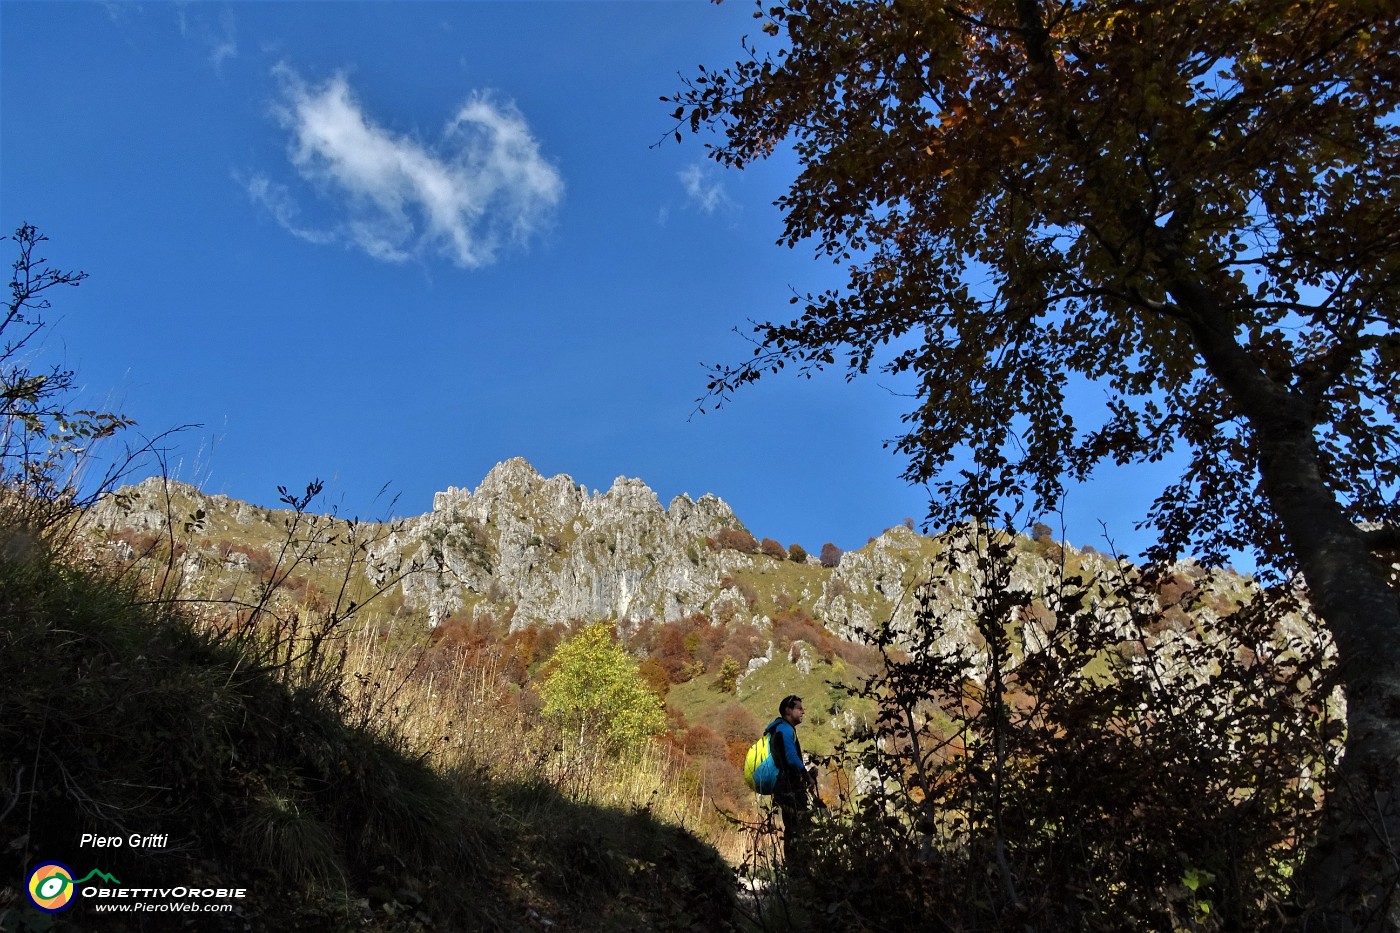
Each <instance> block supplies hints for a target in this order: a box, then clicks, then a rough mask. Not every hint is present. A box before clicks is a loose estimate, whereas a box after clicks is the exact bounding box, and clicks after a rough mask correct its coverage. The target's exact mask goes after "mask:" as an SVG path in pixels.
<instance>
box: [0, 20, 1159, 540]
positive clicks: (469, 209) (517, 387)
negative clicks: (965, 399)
mask: <svg viewBox="0 0 1400 933" xmlns="http://www.w3.org/2000/svg"><path fill="white" fill-rule="evenodd" d="M752 9H753V8H752V6H751V5H750V4H748V3H743V2H738V0H731V2H729V3H725V4H723V5H720V6H715V5H712V4H709V3H705V2H701V0H694V2H649V3H638V2H573V3H562V2H530V3H523V2H515V3H507V2H484V3H445V2H444V3H401V2H399V3H353V4H352V3H236V4H218V3H183V4H177V3H120V4H119V3H53V2H41V3H27V2H14V0H6V2H4V3H3V4H0V43H2V45H0V224H2V225H3V226H4V228H5V230H6V231H7V232H8V231H10V230H13V229H14V228H15V227H17V226H18V225H19V224H20V223H22V222H27V223H33V224H35V225H37V226H38V227H39V228H40V229H41V231H42V232H44V233H45V234H46V235H48V236H49V238H50V240H51V242H50V243H48V244H46V245H47V247H48V256H49V258H51V259H52V260H54V262H55V264H57V265H59V266H62V267H66V268H76V269H82V270H85V271H86V272H88V273H89V274H90V276H91V277H90V279H89V280H88V281H86V282H85V283H84V284H83V285H82V286H81V287H80V288H78V289H76V290H72V291H66V292H65V293H63V294H61V295H59V296H57V298H56V304H55V308H54V311H53V313H52V320H53V322H54V327H53V329H52V333H51V337H50V341H49V344H48V345H47V348H46V352H47V353H49V354H50V355H51V357H52V358H54V359H58V360H61V361H62V362H64V363H65V364H66V365H68V366H71V367H73V368H75V369H76V370H77V372H78V377H79V379H80V381H81V383H82V385H83V386H84V393H85V396H84V399H83V401H84V403H86V404H91V405H95V406H105V407H106V408H109V409H111V408H115V409H118V410H121V411H123V412H124V413H126V414H128V415H129V416H131V417H133V418H135V419H136V420H137V421H138V422H139V424H140V427H141V429H142V430H143V431H145V432H148V433H156V432H159V431H162V430H165V429H167V428H172V427H177V426H182V425H198V427H190V428H188V429H187V430H185V431H183V432H181V433H180V434H179V435H178V436H177V437H176V438H175V439H174V440H173V441H171V442H170V446H171V448H172V449H171V455H170V463H171V467H172V469H173V470H174V471H175V474H176V478H179V479H182V480H185V481H188V482H195V483H197V484H199V485H201V486H202V487H203V488H205V489H206V490H207V491H209V492H222V493H227V494H228V495H231V496H235V497H237V498H241V499H247V500H249V501H253V502H257V503H260V504H264V505H273V504H275V503H276V498H277V493H276V488H277V486H278V485H279V484H280V485H287V486H289V487H292V488H300V487H302V486H304V485H305V483H306V482H307V481H308V480H310V479H312V478H314V477H320V478H323V479H325V480H326V481H327V491H328V498H329V502H330V503H331V504H334V505H336V506H337V508H338V509H339V511H340V512H341V513H342V514H347V515H351V514H353V515H360V516H363V517H378V516H380V515H381V514H382V512H383V510H384V505H383V501H382V500H376V494H377V493H378V492H379V490H381V489H382V488H384V487H386V486H387V487H388V489H389V490H390V492H391V493H392V494H397V495H398V497H399V499H398V503H397V505H396V506H395V508H394V510H393V511H394V513H395V514H399V515H413V514H418V513H421V512H425V511H427V510H428V509H429V508H430V507H431V502H432V493H433V492H434V491H436V490H440V489H445V488H447V487H448V486H458V487H475V486H476V485H477V484H478V483H479V482H480V481H481V479H482V477H483V476H484V475H485V474H486V472H487V471H488V470H489V469H490V468H491V466H492V465H493V464H495V463H497V462H499V461H501V460H504V459H506V458H509V457H513V456H523V457H525V458H526V459H528V460H529V461H530V462H531V463H533V464H534V466H535V467H536V468H537V469H538V470H539V471H540V472H541V473H543V474H545V475H546V476H550V475H554V474H556V473H568V474H570V475H571V476H572V477H573V478H574V479H575V480H576V481H577V482H580V483H582V484H584V485H586V486H588V487H589V488H591V489H606V488H608V487H609V486H610V485H611V484H612V482H613V479H614V478H615V477H617V476H620V475H624V476H635V477H640V478H641V479H643V480H644V481H646V482H647V484H648V485H650V486H651V487H652V488H653V489H655V490H656V491H657V493H658V495H659V496H660V497H661V500H662V502H663V503H665V502H668V501H669V500H670V499H671V497H673V496H675V495H677V494H680V493H683V492H685V493H689V494H690V495H691V496H693V497H698V496H699V495H701V494H703V493H707V492H709V493H714V494H716V495H718V496H720V497H721V498H723V499H725V500H726V501H727V502H728V503H729V504H730V505H731V506H732V507H733V508H734V509H735V511H736V512H737V513H738V515H739V517H740V518H741V519H742V520H743V521H744V522H745V524H747V525H748V526H749V528H750V529H751V530H752V531H753V532H754V533H755V534H756V535H759V536H760V537H763V536H767V537H773V538H776V539H778V540H779V541H781V542H782V543H784V544H788V543H791V542H794V541H796V542H800V543H801V544H803V545H804V546H805V547H807V548H808V549H809V550H812V551H815V550H816V549H817V548H819V547H820V546H821V545H822V543H823V542H825V541H834V542H835V543H836V544H838V545H839V546H841V547H843V548H854V547H859V546H861V545H863V544H864V543H865V541H866V540H867V538H868V537H869V536H871V535H876V534H879V533H880V531H881V530H883V529H884V528H886V527H889V526H891V525H894V524H898V523H899V522H901V521H902V520H903V519H904V518H905V517H906V516H909V517H913V518H915V519H916V520H917V519H921V518H922V516H923V514H924V511H925V509H926V496H925V494H924V492H923V490H922V489H921V488H917V487H910V486H908V485H907V484H906V483H904V482H903V481H902V480H901V479H900V478H899V476H900V472H901V470H902V468H903V463H902V461H901V460H900V458H898V457H897V455H895V454H894V453H893V452H892V451H890V450H886V449H884V448H883V446H882V444H883V442H884V441H885V440H887V439H889V438H892V437H894V436H896V435H897V434H898V433H899V429H900V423H899V416H900V414H901V413H902V412H903V411H904V410H905V409H906V408H907V407H908V402H909V400H908V399H905V398H900V397H899V396H898V395H897V394H896V393H897V392H898V391H899V390H900V389H901V387H900V386H898V385H896V384H892V383H891V382H890V381H889V380H888V379H885V378H883V377H870V378H867V379H865V380H862V381H857V382H855V383H849V384H848V383H847V382H846V381H845V380H844V378H842V376H841V375H840V374H839V373H838V374H829V375H828V376H827V377H825V378H818V379H815V380H812V381H807V380H803V379H800V378H797V377H787V378H785V377H783V376H778V377H774V378H771V379H768V380H765V381H764V382H762V383H760V384H759V385H757V386H755V387H752V388H750V389H749V390H747V391H745V392H743V393H741V394H740V395H739V396H738V397H737V398H736V399H735V400H734V401H733V402H732V404H730V405H727V406H726V407H724V408H722V409H720V410H719V411H717V412H711V413H709V414H705V415H703V416H701V415H696V414H694V411H695V400H696V399H697V397H699V396H700V395H701V394H702V393H703V391H704V385H705V381H706V379H705V371H704V369H703V367H702V366H701V363H702V362H706V363H715V362H722V361H729V362H733V361H738V360H740V359H742V358H744V357H745V356H746V355H747V354H748V353H749V350H750V345H749V344H748V343H747V342H746V340H745V338H744V337H743V336H741V335H738V334H735V333H734V331H733V329H734V328H735V327H736V326H738V327H739V328H740V330H741V331H743V332H744V333H747V327H746V326H745V322H746V321H747V320H748V319H750V318H755V319H765V318H776V317H781V316H784V315H786V314H787V313H788V312H789V305H788V304H787V300H788V298H789V296H790V294H791V292H792V290H793V289H797V290H800V291H804V292H805V291H809V290H816V289H819V288H822V287H825V286H827V285H830V284H835V283H836V282H837V281H838V280H839V270H836V269H835V268H834V267H832V266H830V265H829V264H828V263H826V262H825V261H824V260H818V259H816V258H814V256H813V254H812V252H811V251H810V250H802V249H798V250H788V249H784V248H780V247H778V246H776V245H775V244H774V241H775V240H776V238H777V236H778V234H779V232H780V229H781V217H780V215H779V214H778V211H777V209H776V208H774V207H773V206H772V203H771V202H772V201H773V199H774V198H775V197H777V196H778V195H779V194H780V193H781V192H782V191H783V190H784V187H785V185H786V183H787V182H788V181H789V180H790V179H791V178H792V177H793V175H794V172H795V168H794V163H793V162H792V161H791V160H790V159H788V158H785V157H783V156H778V157H776V158H774V159H772V160H770V161H769V162H767V163H765V164H761V165H756V166H753V167H751V168H749V169H746V170H745V171H743V172H725V171H722V170H721V169H719V168H718V167H716V166H714V165H713V164H712V163H710V162H708V161H707V160H706V159H705V153H704V148H703V138H693V137H687V138H686V139H685V140H684V142H683V143H681V144H677V143H676V142H675V141H674V139H672V138H670V135H669V134H670V131H671V129H672V128H673V127H672V124H671V122H670V120H669V119H668V117H667V114H668V112H669V110H670V109H671V107H670V106H669V105H667V104H664V103H662V102H661V101H659V100H658V98H659V97H660V96H661V95H667V94H670V93H672V92H673V91H675V90H677V89H678V88H679V86H680V77H679V75H680V74H687V75H688V74H691V73H693V72H694V71H695V69H696V66H698V65H700V64H702V63H703V64H706V65H707V66H719V65H722V64H725V63H729V62H732V61H734V60H735V59H736V58H737V57H739V55H740V52H741V49H740V45H739V43H740V37H741V36H743V35H745V34H753V33H756V24H755V23H754V21H753V20H752V18H751V12H752ZM11 259H12V255H7V256H6V257H5V261H6V262H9V261H11ZM1145 480H1146V482H1145ZM1155 481H1156V480H1155V478H1153V477H1151V476H1148V475H1147V474H1146V473H1145V472H1143V471H1138V472H1130V473H1129V472H1123V471H1116V472H1114V473H1112V474H1111V475H1108V476H1106V477H1105V478H1103V479H1101V480H1099V481H1097V482H1095V483H1094V484H1093V486H1091V487H1089V488H1085V489H1077V490H1074V491H1073V492H1072V493H1071V495H1070V498H1069V501H1068V504H1067V512H1066V521H1067V526H1066V530H1067V532H1068V537H1069V539H1070V540H1071V541H1073V542H1075V543H1079V544H1084V543H1090V544H1094V545H1095V546H1098V547H1100V548H1103V547H1105V546H1106V545H1105V542H1104V540H1103V538H1102V535H1103V530H1102V529H1101V528H1100V525H1099V522H1100V521H1101V520H1102V521H1103V522H1105V523H1106V524H1107V526H1108V530H1109V532H1110V533H1111V535H1112V538H1113V541H1114V543H1115V544H1116V545H1117V546H1118V548H1119V549H1120V550H1122V551H1124V552H1126V553H1129V554H1136V553H1137V551H1138V550H1139V549H1140V548H1141V547H1142V546H1143V544H1144V539H1143V537H1142V536H1141V535H1140V534H1138V533H1136V532H1134V530H1133V527H1132V526H1133V522H1134V520H1135V519H1137V518H1139V517H1141V515H1142V514H1143V513H1144V511H1145V509H1146V506H1147V504H1148V502H1149V501H1150V493H1151V492H1152V491H1153V486H1152V482H1155ZM1156 488H1160V483H1159V484H1158V486H1157V487H1156Z"/></svg>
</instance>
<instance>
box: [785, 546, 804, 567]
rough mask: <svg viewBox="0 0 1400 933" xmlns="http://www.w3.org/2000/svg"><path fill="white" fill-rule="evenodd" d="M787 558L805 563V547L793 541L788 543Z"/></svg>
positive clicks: (797, 562)
mask: <svg viewBox="0 0 1400 933" xmlns="http://www.w3.org/2000/svg"><path fill="white" fill-rule="evenodd" d="M788 560H790V561H792V562H793V563H794V564H805V563H807V549H806V548H804V547H803V546H802V545H800V544H797V543H795V542H794V543H793V544H789V545H788Z"/></svg>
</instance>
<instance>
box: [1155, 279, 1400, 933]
mask: <svg viewBox="0 0 1400 933" xmlns="http://www.w3.org/2000/svg"><path fill="white" fill-rule="evenodd" d="M1171 293H1172V297H1173V298H1174V299H1175V300H1176V302H1177V303H1178V304H1179V306H1180V307H1181V308H1182V310H1183V311H1184V312H1185V314H1184V320H1185V322H1186V324H1187V326H1188V328H1189V329H1190V332H1191V334H1192V337H1193V338H1194V340H1195V342H1196V346H1197V348H1198V349H1199V350H1200V352H1201V355H1202V357H1203V358H1204V360H1205V363H1206V366H1207V367H1208V368H1209V369H1210V371H1211V373H1212V374H1213V375H1214V376H1215V377H1216V378H1217V379H1219V380H1220V383H1221V384H1222V385H1223V386H1224V387H1225V389H1226V390H1227V391H1228V392H1229V393H1230V394H1231V396H1232V397H1233V398H1234V399H1235V401H1236V402H1237V403H1238V404H1239V406H1240V409H1241V412H1242V413H1243V414H1244V416H1245V417H1246V418H1247V419H1248V420H1249V423H1250V426H1251V428H1252V429H1253V431H1254V432H1255V436H1256V440H1257V443H1258V445H1259V452H1260V454H1259V464H1258V467H1259V474H1260V478H1261V485H1262V489H1263V491H1264V493H1265V495H1267V497H1268V499H1269V502H1270V504H1271V505H1272V507H1273V509H1274V511H1275V512H1276V513H1277V514H1278V517H1279V519H1280V520H1281V521H1282V523H1283V527H1284V533H1285V535H1286V536H1287V539H1288V542H1289V544H1290V546H1291V547H1292V550H1293V553H1294V556H1295V557H1296V559H1297V561H1298V567H1299V569H1300V570H1301V571H1302V574H1303V579H1304V581H1305V582H1306V584H1307V591H1308V595H1309V599H1310V601H1311V603H1312V606H1313V609H1314V611H1315V612H1316V614H1317V616H1318V618H1319V619H1320V620H1321V621H1322V623H1323V625H1324V626H1325V627H1326V629H1327V631H1328V633H1329V634H1330V635H1331V636H1332V639H1333V642H1334V643H1335V644H1336V648H1337V657H1338V668H1337V670H1338V675H1339V677H1340V680H1341V683H1342V686H1343V689H1344V691H1345V693H1346V701H1347V736H1346V752H1345V756H1344V757H1343V760H1342V764H1341V767H1340V769H1339V771H1338V773H1337V775H1336V778H1337V779H1336V782H1335V788H1334V790H1333V791H1332V793H1331V795H1330V796H1329V797H1328V799H1327V801H1326V805H1325V811H1324V815H1323V826H1322V830H1321V833H1320V836H1319V838H1318V839H1317V841H1316V842H1315V844H1314V845H1313V846H1312V849H1311V851H1310V852H1309V854H1308V858H1307V861H1306V864H1305V866H1304V870H1303V872H1302V874H1301V876H1300V877H1299V878H1298V893H1299V895H1300V900H1301V901H1302V906H1303V908H1304V910H1305V914H1304V920H1303V928H1304V929H1306V930H1308V931H1319V930H1320V931H1328V933H1332V931H1359V930H1365V931H1400V890H1397V886H1398V885H1400V598H1397V593H1396V592H1395V591H1394V590H1392V589H1391V588H1390V586H1389V583H1388V575H1387V573H1386V570H1385V568H1384V567H1383V566H1382V565H1381V563H1380V562H1379V561H1378V560H1377V559H1376V558H1375V557H1374V556H1373V555H1372V554H1371V552H1370V550H1369V549H1368V547H1367V544H1366V541H1365V539H1364V536H1363V535H1362V533H1361V531H1360V530H1359V529H1358V528H1357V527H1356V526H1355V525H1353V524H1352V523H1351V522H1350V521H1348V519H1347V517H1346V515H1345V514H1344V512H1343V511H1342V508H1341V506H1340V505H1339V503H1338V502H1337V499H1336V496H1335V495H1333V493H1332V491H1331V490H1330V489H1329V488H1328V486H1327V484H1326V482H1325V480H1324V477H1323V474H1322V470H1321V467H1320V463H1321V461H1320V457H1319V451H1318V446H1317V441H1316V438H1315V436H1314V429H1315V427H1316V420H1315V418H1314V415H1313V412H1312V410H1311V405H1310V404H1309V403H1308V402H1307V401H1306V400H1305V399H1303V398H1301V397H1300V396H1299V395H1298V394H1296V393H1294V392H1290V391H1289V390H1288V389H1287V387H1285V386H1282V385H1280V384H1279V383H1277V382H1275V381H1274V380H1272V379H1270V378H1269V377H1268V375H1267V374H1265V373H1264V372H1262V371H1261V370H1260V369H1259V367H1258V366H1257V364H1255V363H1254V361H1253V360H1252V359H1250V357H1249V355H1248V354H1247V353H1246V352H1245V350H1244V348H1243V347H1241V346H1240V344H1239V342H1238V340H1237V339H1236V336H1235V333H1234V329H1233V327H1232V325H1231V322H1230V320H1229V317H1228V315H1227V314H1226V313H1225V312H1224V310H1223V309H1221V308H1220V307H1219V306H1218V305H1217V304H1216V303H1215V302H1214V301H1213V299H1212V296H1211V295H1210V294H1209V292H1208V291H1207V290H1206V289H1205V288H1203V287H1201V286H1200V285H1199V284H1198V283H1194V282H1191V281H1187V280H1182V279H1178V280H1176V281H1175V282H1173V284H1172V286H1171Z"/></svg>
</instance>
